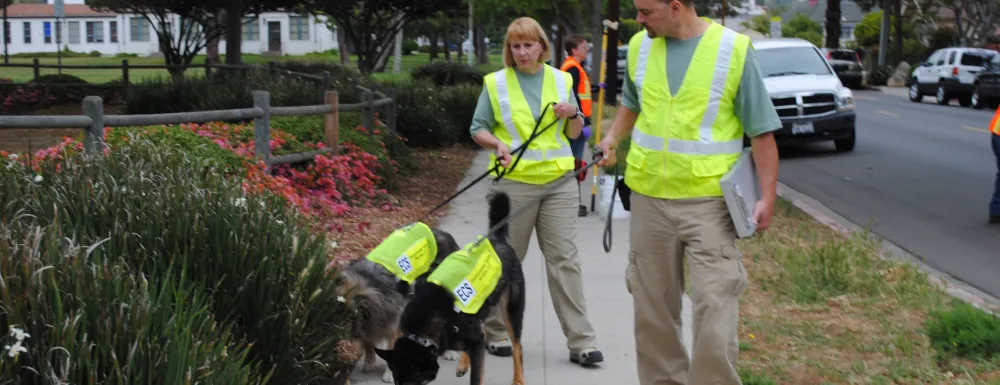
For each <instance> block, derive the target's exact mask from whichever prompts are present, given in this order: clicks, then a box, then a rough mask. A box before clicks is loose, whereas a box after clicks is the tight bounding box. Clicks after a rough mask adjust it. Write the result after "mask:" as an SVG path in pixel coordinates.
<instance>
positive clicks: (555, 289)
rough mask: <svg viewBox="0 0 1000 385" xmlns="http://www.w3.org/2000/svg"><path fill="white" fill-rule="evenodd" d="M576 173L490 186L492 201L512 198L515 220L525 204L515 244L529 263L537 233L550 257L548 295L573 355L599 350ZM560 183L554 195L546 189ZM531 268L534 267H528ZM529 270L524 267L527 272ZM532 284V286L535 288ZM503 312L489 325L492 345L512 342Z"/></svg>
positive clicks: (514, 223)
mask: <svg viewBox="0 0 1000 385" xmlns="http://www.w3.org/2000/svg"><path fill="white" fill-rule="evenodd" d="M573 179H574V178H573V174H572V173H566V175H564V176H562V177H560V178H559V179H556V180H555V181H552V182H549V183H547V184H544V185H533V184H528V183H522V182H518V181H512V180H509V179H501V180H500V182H499V183H498V184H497V185H496V186H492V185H491V187H490V192H489V193H487V198H488V197H489V196H490V195H492V194H493V192H494V191H497V190H499V191H503V192H506V193H507V195H508V196H510V212H511V215H514V214H515V213H516V212H517V211H518V210H521V208H522V207H524V205H525V204H531V206H532V207H531V208H529V209H525V210H524V211H522V212H521V213H520V214H518V216H516V217H513V218H511V220H510V222H508V223H509V224H510V239H509V242H510V245H511V246H512V247H513V248H514V251H516V252H517V256H518V257H520V259H521V261H524V258H525V256H526V255H527V252H528V242H529V241H530V240H531V234H532V232H535V233H536V236H537V240H538V246H539V248H541V251H542V256H543V257H544V258H545V271H546V273H547V278H548V285H549V292H550V294H551V296H552V305H553V306H554V307H555V312H556V316H557V318H559V325H560V326H561V327H562V331H563V335H565V336H566V339H567V341H566V346H567V347H568V348H569V350H570V352H571V353H574V354H575V353H579V352H580V351H582V350H584V349H588V348H593V347H594V346H595V339H596V337H595V333H594V328H593V327H592V326H591V323H590V320H589V319H588V318H587V304H586V301H585V300H584V295H583V276H582V275H581V268H580V254H579V252H578V250H577V247H576V220H577V199H578V196H577V195H578V192H577V185H576V182H575V180H573ZM556 183H561V184H560V185H559V187H557V188H555V189H554V190H553V191H552V192H549V193H546V190H548V189H550V188H553V186H554V185H555V184H556ZM526 263H530V262H526ZM528 269H529V267H525V270H528ZM531 284H532V283H528V285H531ZM502 314H503V313H501V311H500V308H499V307H497V308H494V311H493V312H492V313H490V316H489V318H487V320H486V323H485V328H486V336H487V338H488V340H489V341H500V340H505V339H509V336H508V334H507V327H506V326H504V323H503V317H502Z"/></svg>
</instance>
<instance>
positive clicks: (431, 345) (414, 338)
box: [406, 333, 438, 351]
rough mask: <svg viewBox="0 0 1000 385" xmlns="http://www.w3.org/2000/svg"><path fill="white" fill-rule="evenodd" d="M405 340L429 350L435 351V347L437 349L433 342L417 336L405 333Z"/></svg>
mask: <svg viewBox="0 0 1000 385" xmlns="http://www.w3.org/2000/svg"><path fill="white" fill-rule="evenodd" d="M406 338H407V339H408V340H410V341H413V342H416V343H418V344H420V345H421V346H423V347H425V348H431V350H434V351H437V347H438V346H437V344H435V343H434V341H431V340H430V339H427V338H424V337H421V336H418V335H416V334H413V333H407V334H406Z"/></svg>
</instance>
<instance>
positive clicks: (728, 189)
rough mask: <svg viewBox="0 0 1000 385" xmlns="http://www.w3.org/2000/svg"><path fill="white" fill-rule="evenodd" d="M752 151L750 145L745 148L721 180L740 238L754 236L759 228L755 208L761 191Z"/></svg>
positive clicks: (737, 234)
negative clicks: (754, 214) (755, 219)
mask: <svg viewBox="0 0 1000 385" xmlns="http://www.w3.org/2000/svg"><path fill="white" fill-rule="evenodd" d="M751 151H752V149H751V148H750V147H747V148H744V149H743V153H742V154H740V157H739V159H738V160H737V161H736V163H735V164H733V167H732V168H730V169H729V171H727V172H726V173H725V174H724V175H723V176H722V179H720V180H719V186H720V187H722V196H723V198H725V200H726V206H727V207H728V208H729V216H730V217H732V219H733V225H735V227H736V236H737V237H738V238H749V237H752V236H753V235H754V232H755V231H756V230H757V223H755V222H754V221H753V208H754V206H755V205H756V203H757V201H759V200H760V196H761V191H760V178H759V177H758V175H757V166H756V165H755V164H754V161H753V154H752V152H751Z"/></svg>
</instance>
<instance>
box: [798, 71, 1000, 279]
mask: <svg viewBox="0 0 1000 385" xmlns="http://www.w3.org/2000/svg"><path fill="white" fill-rule="evenodd" d="M855 96H856V103H857V108H858V109H857V112H858V121H857V124H858V126H857V135H858V137H857V146H856V147H855V149H854V152H851V153H844V154H840V153H836V152H835V151H834V149H833V143H832V142H828V143H822V142H821V143H816V144H808V145H795V146H783V147H782V148H781V150H780V152H781V170H780V172H779V174H780V176H779V179H780V180H781V182H782V183H784V184H786V185H788V186H789V187H791V188H793V189H796V190H798V191H800V192H802V193H804V194H806V195H808V196H810V197H812V198H813V199H816V200H817V201H819V202H821V203H823V204H825V205H826V206H827V207H829V208H830V209H831V210H833V211H835V212H837V213H838V214H840V215H841V216H844V217H845V218H847V219H848V220H850V221H852V222H853V223H855V224H857V225H859V226H862V227H865V226H868V227H870V228H871V229H872V231H873V232H875V233H876V234H878V235H880V236H882V237H883V238H885V239H888V240H890V241H892V242H893V243H895V244H897V245H899V246H900V247H902V248H903V249H905V250H906V251H908V252H909V253H911V254H913V255H915V256H917V257H918V258H921V259H923V260H924V262H925V263H926V264H928V265H930V266H931V267H933V268H935V269H938V270H940V271H942V272H945V273H948V274H950V275H953V276H954V277H955V278H957V279H958V280H960V281H962V282H965V283H966V284H968V285H971V286H973V287H975V288H977V289H979V290H982V291H984V292H986V293H989V294H991V295H993V296H995V297H1000V226H992V227H991V226H989V225H988V224H987V222H986V221H987V207H988V204H989V199H990V197H991V195H992V193H993V191H992V190H993V183H994V178H995V177H996V174H997V168H996V167H997V166H996V159H995V158H994V156H993V153H992V151H991V149H990V137H989V135H990V133H989V131H987V129H986V126H987V125H988V124H989V122H990V119H991V117H992V112H991V111H988V110H985V109H984V110H973V109H970V108H962V107H958V106H957V102H955V101H953V102H952V105H950V106H939V105H937V104H934V103H933V101H932V99H933V98H932V97H930V96H927V97H925V98H924V102H923V103H920V104H917V103H913V102H910V101H909V99H907V98H906V95H905V90H887V91H886V92H875V91H856V92H855Z"/></svg>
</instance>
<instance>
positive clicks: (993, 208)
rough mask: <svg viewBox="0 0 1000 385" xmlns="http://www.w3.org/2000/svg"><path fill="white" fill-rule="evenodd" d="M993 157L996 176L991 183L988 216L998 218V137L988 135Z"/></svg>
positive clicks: (999, 162)
mask: <svg viewBox="0 0 1000 385" xmlns="http://www.w3.org/2000/svg"><path fill="white" fill-rule="evenodd" d="M990 139H991V147H993V156H995V157H996V158H997V176H996V180H995V181H994V182H993V185H994V186H993V198H992V199H991V200H990V215H991V216H1000V135H997V134H990Z"/></svg>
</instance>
